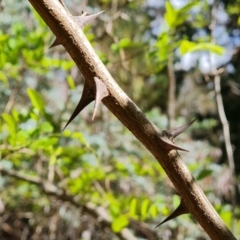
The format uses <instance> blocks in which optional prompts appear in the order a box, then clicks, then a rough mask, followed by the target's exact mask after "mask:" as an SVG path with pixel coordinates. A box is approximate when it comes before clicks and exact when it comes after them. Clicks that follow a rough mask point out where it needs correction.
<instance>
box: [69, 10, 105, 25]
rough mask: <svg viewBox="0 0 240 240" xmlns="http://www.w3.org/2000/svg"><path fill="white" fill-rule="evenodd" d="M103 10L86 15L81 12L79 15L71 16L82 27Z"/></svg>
mask: <svg viewBox="0 0 240 240" xmlns="http://www.w3.org/2000/svg"><path fill="white" fill-rule="evenodd" d="M103 12H104V11H101V12H99V13H95V14H91V15H87V14H84V13H83V14H82V15H81V16H74V17H73V18H74V20H75V21H76V23H77V24H78V26H79V27H80V28H84V27H86V26H87V25H88V24H90V23H91V22H92V21H93V20H94V19H95V18H97V17H98V16H99V15H100V14H101V13H103Z"/></svg>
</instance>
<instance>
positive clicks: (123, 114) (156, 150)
mask: <svg viewBox="0 0 240 240" xmlns="http://www.w3.org/2000/svg"><path fill="white" fill-rule="evenodd" d="M29 1H30V2H31V4H32V5H33V7H34V8H35V9H36V10H37V12H38V13H39V14H40V15H41V17H42V18H43V19H44V21H45V22H46V23H47V24H48V26H49V27H50V28H51V30H52V31H53V33H54V34H55V35H56V37H57V38H59V40H60V42H61V43H62V44H63V46H64V47H65V49H66V50H67V51H68V53H69V54H70V55H71V57H72V58H73V60H74V61H75V63H76V64H77V66H78V67H79V69H80V70H81V72H82V74H83V76H84V77H85V79H86V81H87V82H88V83H89V85H90V86H92V87H94V80H93V79H94V77H95V76H96V77H98V78H99V79H101V80H102V81H103V82H104V83H105V85H106V86H107V88H108V91H109V96H108V97H107V98H105V99H103V103H104V104H105V105H106V106H107V107H108V109H109V110H110V111H111V112H112V113H113V114H115V116H116V117H117V118H118V119H119V120H120V121H121V122H122V123H123V124H124V125H125V126H126V127H127V128H128V129H129V130H130V131H131V132H132V133H133V134H134V135H135V136H136V138H138V139H139V140H140V141H141V142H142V143H143V144H144V146H145V147H146V148H147V149H148V150H149V151H150V152H151V153H152V154H153V155H154V157H155V158H156V159H157V160H158V162H159V163H160V164H161V166H162V167H163V168H164V170H165V171H166V173H167V174H168V176H169V178H170V179H171V181H172V182H173V184H174V186H175V188H176V190H177V191H178V193H179V194H180V196H181V198H182V200H183V201H184V203H185V206H186V207H187V209H188V210H189V212H190V213H191V214H193V216H194V217H195V219H196V220H197V221H198V222H199V223H200V225H201V226H202V227H203V228H204V230H205V231H206V232H207V234H208V235H209V236H210V237H211V239H215V240H226V239H228V240H231V239H236V238H235V237H234V236H233V234H232V233H231V231H230V230H229V229H228V228H227V227H226V226H225V225H224V223H223V221H222V220H221V218H220V217H219V216H218V214H217V213H216V211H215V210H214V208H213V207H212V205H211V204H210V203H209V201H208V199H207V198H206V196H205V195H204V193H203V192H202V190H201V189H200V187H199V186H198V185H197V183H196V182H195V180H194V178H193V176H192V175H191V173H190V172H189V170H188V168H187V166H186V165H185V164H184V162H183V161H182V160H181V158H180V156H179V155H178V153H177V152H176V151H175V150H172V151H169V148H166V147H167V145H166V144H164V142H163V140H162V139H163V138H164V136H163V132H161V131H160V130H159V129H158V128H157V127H156V126H155V125H154V124H153V123H152V122H151V121H149V120H148V119H147V118H146V116H145V115H144V114H143V113H142V112H141V110H140V109H139V108H138V107H137V106H136V105H135V104H134V103H133V101H132V100H131V99H130V98H129V97H128V96H127V95H126V94H125V93H124V92H123V91H122V89H121V88H120V87H119V86H118V84H117V83H116V82H115V80H114V79H113V78H112V76H111V75H110V73H109V72H108V70H107V69H106V67H105V66H104V65H103V63H102V62H101V60H100V59H99V58H98V56H97V54H96V53H95V51H94V49H93V48H92V46H91V45H90V43H89V42H88V40H87V39H86V37H85V35H84V33H83V31H82V30H81V29H80V28H79V27H78V26H77V24H76V23H75V22H74V20H73V18H72V16H71V15H70V14H69V12H67V11H66V10H65V9H64V7H63V6H62V5H61V4H60V2H59V1H58V0H29Z"/></svg>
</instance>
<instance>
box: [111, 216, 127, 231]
mask: <svg viewBox="0 0 240 240" xmlns="http://www.w3.org/2000/svg"><path fill="white" fill-rule="evenodd" d="M128 223H129V220H128V218H127V217H126V216H123V215H122V216H119V217H117V218H115V219H114V220H113V222H112V230H113V231H114V232H120V231H121V230H122V229H123V228H124V227H126V226H127V225H128Z"/></svg>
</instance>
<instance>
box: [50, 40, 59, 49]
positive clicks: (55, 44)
mask: <svg viewBox="0 0 240 240" xmlns="http://www.w3.org/2000/svg"><path fill="white" fill-rule="evenodd" d="M60 44H61V43H60V42H59V41H58V39H57V38H56V39H55V40H54V42H53V43H52V45H51V46H50V47H49V49H50V48H53V47H56V46H58V45H60Z"/></svg>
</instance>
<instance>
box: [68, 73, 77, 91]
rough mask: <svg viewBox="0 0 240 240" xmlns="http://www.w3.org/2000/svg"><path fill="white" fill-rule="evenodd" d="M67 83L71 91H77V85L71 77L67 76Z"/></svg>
mask: <svg viewBox="0 0 240 240" xmlns="http://www.w3.org/2000/svg"><path fill="white" fill-rule="evenodd" d="M67 82H68V86H69V87H70V88H71V89H75V83H74V80H73V78H72V76H71V75H67Z"/></svg>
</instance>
